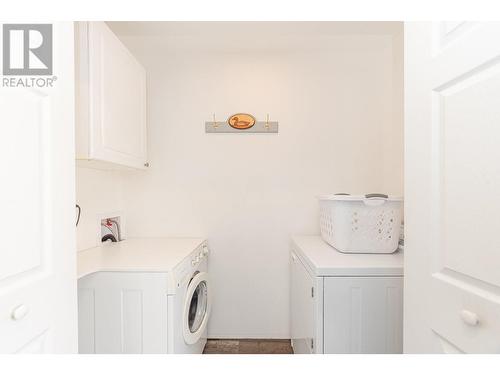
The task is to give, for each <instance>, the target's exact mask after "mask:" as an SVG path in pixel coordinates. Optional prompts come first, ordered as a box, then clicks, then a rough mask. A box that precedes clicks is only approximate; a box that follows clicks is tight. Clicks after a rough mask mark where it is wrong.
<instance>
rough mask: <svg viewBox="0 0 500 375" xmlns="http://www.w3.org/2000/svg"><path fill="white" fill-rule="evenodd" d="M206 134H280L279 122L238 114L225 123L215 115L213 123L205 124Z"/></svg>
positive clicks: (207, 122) (267, 118) (267, 117)
mask: <svg viewBox="0 0 500 375" xmlns="http://www.w3.org/2000/svg"><path fill="white" fill-rule="evenodd" d="M205 132H206V133H278V121H269V115H267V116H266V120H265V121H257V120H256V119H255V117H253V116H252V115H249V114H246V113H237V114H235V115H232V116H230V117H229V118H228V119H227V120H225V121H218V120H217V119H216V117H215V114H214V115H213V119H212V121H206V122H205Z"/></svg>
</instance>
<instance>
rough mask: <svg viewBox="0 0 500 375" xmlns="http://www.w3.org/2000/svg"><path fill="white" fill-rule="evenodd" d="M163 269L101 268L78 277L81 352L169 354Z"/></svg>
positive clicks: (165, 283)
mask: <svg viewBox="0 0 500 375" xmlns="http://www.w3.org/2000/svg"><path fill="white" fill-rule="evenodd" d="M166 285H167V282H166V276H165V274H162V273H133V272H98V273H95V274H91V275H88V276H85V277H84V278H82V279H80V280H79V281H78V312H79V332H78V334H79V352H80V353H99V354H110V353H122V354H137V353H167V292H166Z"/></svg>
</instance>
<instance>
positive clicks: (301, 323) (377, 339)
mask: <svg viewBox="0 0 500 375" xmlns="http://www.w3.org/2000/svg"><path fill="white" fill-rule="evenodd" d="M331 251H335V250H333V249H332V250H331ZM349 256H359V255H358V254H352V255H349ZM290 282H291V295H290V302H291V305H290V308H291V327H290V328H291V338H292V346H293V350H294V353H296V354H311V353H325V354H336V353H402V352H403V277H402V276H380V275H378V276H316V275H315V274H314V271H313V270H312V269H311V268H310V267H309V266H308V265H306V264H305V262H303V261H302V260H301V258H300V256H299V255H297V253H296V252H294V251H292V252H291V280H290Z"/></svg>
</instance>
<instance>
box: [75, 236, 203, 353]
mask: <svg viewBox="0 0 500 375" xmlns="http://www.w3.org/2000/svg"><path fill="white" fill-rule="evenodd" d="M208 254H209V249H208V245H207V243H206V241H204V240H202V239H187V238H184V239H180V238H175V239H169V238H163V239H162V238H155V239H152V238H149V239H144V238H142V239H140V238H137V239H127V240H125V241H122V242H117V243H112V244H110V245H108V246H103V247H99V248H95V249H91V250H87V251H84V252H81V254H79V264H81V265H84V266H85V267H80V269H81V270H80V269H79V277H80V279H79V281H78V314H79V316H78V320H79V352H80V353H202V352H203V348H204V346H205V343H206V340H207V325H208V319H209V316H210V306H211V285H210V281H209V278H208V272H207V271H208Z"/></svg>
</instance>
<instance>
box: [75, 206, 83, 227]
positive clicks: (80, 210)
mask: <svg viewBox="0 0 500 375" xmlns="http://www.w3.org/2000/svg"><path fill="white" fill-rule="evenodd" d="M76 208H77V209H78V216H77V217H76V226H78V223H79V222H80V214H81V213H82V208H81V207H80V206H79V205H76Z"/></svg>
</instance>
